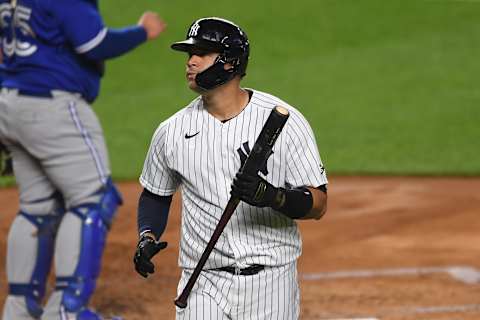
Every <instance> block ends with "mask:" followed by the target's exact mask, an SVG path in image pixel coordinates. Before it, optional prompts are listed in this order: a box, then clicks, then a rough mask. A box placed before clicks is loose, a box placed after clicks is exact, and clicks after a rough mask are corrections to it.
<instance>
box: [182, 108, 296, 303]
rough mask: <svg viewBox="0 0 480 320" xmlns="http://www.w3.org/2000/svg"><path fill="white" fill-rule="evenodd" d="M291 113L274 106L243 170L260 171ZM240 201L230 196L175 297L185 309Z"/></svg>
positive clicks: (249, 171)
mask: <svg viewBox="0 0 480 320" xmlns="http://www.w3.org/2000/svg"><path fill="white" fill-rule="evenodd" d="M289 115H290V114H289V112H288V110H287V109H286V108H284V107H280V106H276V107H275V108H273V110H272V112H271V113H270V115H269V116H268V119H267V121H266V122H265V124H264V125H263V128H262V131H261V132H260V134H259V136H258V137H257V140H256V141H255V144H254V145H253V148H252V151H251V152H250V154H249V155H248V157H247V160H245V163H244V164H243V166H242V168H241V169H240V170H243V171H244V172H248V173H250V174H257V173H258V171H259V170H260V169H261V168H263V166H264V165H265V163H266V162H267V159H268V157H269V155H270V153H271V152H272V147H273V145H274V144H275V141H276V140H277V138H278V135H279V134H280V132H281V131H282V129H283V127H284V126H285V123H286V122H287V119H288V117H289ZM239 202H240V199H238V198H237V197H230V199H229V200H228V203H227V206H226V207H225V210H224V211H223V213H222V216H221V217H220V220H219V221H218V224H217V226H216V227H215V230H214V231H213V234H212V237H211V238H210V241H209V242H208V244H207V247H206V248H205V250H204V251H203V253H202V256H201V257H200V260H199V261H198V263H197V265H196V266H195V269H194V270H193V273H192V275H191V276H190V278H189V279H188V282H187V285H186V286H185V288H183V291H182V293H181V294H180V296H178V298H177V299H175V305H176V306H177V307H179V308H182V309H183V308H185V307H186V306H187V299H188V296H189V295H190V292H191V291H192V288H193V286H194V285H195V282H196V281H197V278H198V276H199V275H200V272H201V271H202V269H203V267H204V266H205V263H206V262H207V259H208V257H209V256H210V253H211V252H212V250H213V248H214V247H215V244H216V243H217V241H218V238H219V237H220V235H221V234H222V232H223V229H225V226H226V225H227V223H228V221H229V220H230V218H231V217H232V215H233V212H234V211H235V209H236V208H237V206H238V203H239Z"/></svg>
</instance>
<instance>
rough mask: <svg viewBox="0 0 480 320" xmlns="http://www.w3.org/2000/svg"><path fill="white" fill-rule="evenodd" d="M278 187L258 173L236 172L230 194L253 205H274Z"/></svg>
mask: <svg viewBox="0 0 480 320" xmlns="http://www.w3.org/2000/svg"><path fill="white" fill-rule="evenodd" d="M277 193H278V188H276V187H274V186H273V185H272V184H270V183H269V182H268V181H266V180H265V179H263V178H262V177H260V176H259V175H258V174H256V175H250V174H247V173H244V172H242V171H240V172H238V173H237V175H236V176H235V178H234V179H233V183H232V190H231V191H230V194H231V195H232V196H233V197H238V198H239V199H240V200H242V201H245V202H246V203H248V204H250V205H252V206H255V207H274V206H275V201H276V197H277Z"/></svg>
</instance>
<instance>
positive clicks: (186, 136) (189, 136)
mask: <svg viewBox="0 0 480 320" xmlns="http://www.w3.org/2000/svg"><path fill="white" fill-rule="evenodd" d="M199 133H200V131H198V132H197V133H194V134H192V135H189V134H188V133H185V139H190V138H193V137H195V136H196V135H197V134H199Z"/></svg>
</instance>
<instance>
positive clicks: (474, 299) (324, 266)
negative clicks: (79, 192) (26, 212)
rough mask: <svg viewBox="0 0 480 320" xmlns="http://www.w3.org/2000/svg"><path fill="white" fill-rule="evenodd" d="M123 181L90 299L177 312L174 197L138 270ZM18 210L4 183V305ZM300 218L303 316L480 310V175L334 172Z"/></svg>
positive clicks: (132, 211)
mask: <svg viewBox="0 0 480 320" xmlns="http://www.w3.org/2000/svg"><path fill="white" fill-rule="evenodd" d="M119 186H120V189H121V191H122V193H123V196H124V200H125V204H124V205H123V206H122V207H121V210H120V212H119V214H118V217H117V219H116V221H115V223H114V225H113V228H112V230H111V232H110V234H109V237H108V244H107V249H106V252H105V256H104V259H103V269H102V273H101V277H100V280H99V282H98V289H97V291H96V293H95V296H94V299H93V306H95V307H96V308H97V309H98V310H100V311H101V312H103V313H105V314H115V315H121V316H123V317H124V318H125V319H127V320H137V319H138V320H139V319H155V320H156V319H174V305H173V300H174V298H175V295H176V286H177V281H178V277H179V274H180V271H179V269H178V267H177V257H178V240H179V235H180V232H179V225H180V213H179V209H180V201H179V198H178V197H176V201H174V203H173V206H172V212H171V213H170V218H169V223H168V228H167V230H166V233H165V236H164V240H166V241H168V242H169V247H168V248H167V249H166V250H164V251H162V252H161V253H160V254H159V255H158V256H156V257H155V258H154V263H155V265H156V272H155V274H154V275H153V276H151V277H149V278H148V279H143V278H142V277H140V276H139V275H137V274H136V273H135V271H134V269H133V264H132V255H133V252H134V250H135V245H136V241H137V234H136V206H137V200H138V195H139V193H140V190H141V187H140V185H139V184H138V183H136V182H132V183H120V184H119ZM17 210H18V204H17V190H16V189H15V188H11V189H2V190H0V219H1V223H0V228H1V229H0V232H1V233H0V234H1V236H0V290H1V291H0V303H2V305H3V302H4V299H5V295H6V291H7V288H6V275H5V267H4V266H5V254H6V238H7V233H8V228H9V226H10V223H11V222H12V220H13V218H14V217H15V214H16V212H17ZM300 228H301V231H302V237H303V248H304V250H303V255H302V257H301V259H300V261H299V273H300V279H301V280H300V286H301V292H302V293H301V298H302V299H301V306H302V315H301V319H304V320H313V319H338V318H346V319H359V318H377V319H382V320H384V319H385V320H400V319H402V320H418V319H425V320H430V319H436V320H437V319H439V320H446V319H448V320H460V319H461V320H474V319H480V178H430V177H428V178H426V177H335V176H334V177H330V185H329V208H328V212H327V214H326V216H325V217H324V218H322V219H321V220H319V221H303V222H301V223H300ZM51 278H52V277H51ZM50 280H53V279H50ZM50 284H53V283H52V281H50ZM50 287H51V286H50Z"/></svg>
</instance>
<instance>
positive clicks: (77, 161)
mask: <svg viewBox="0 0 480 320" xmlns="http://www.w3.org/2000/svg"><path fill="white" fill-rule="evenodd" d="M164 28H165V24H164V22H163V21H162V20H161V19H160V18H159V17H158V15H157V14H155V13H153V12H146V13H144V14H143V15H142V16H141V18H140V20H139V22H138V25H135V26H130V27H126V28H123V29H111V28H107V27H106V26H105V25H104V23H103V21H102V18H101V16H100V13H99V11H98V3H97V1H96V0H62V1H50V0H12V1H10V0H0V33H1V37H2V40H3V41H2V49H3V56H4V60H3V61H4V64H5V71H6V72H5V77H4V80H3V83H2V87H3V89H2V93H1V95H0V140H2V141H3V142H5V144H6V145H7V147H8V149H9V150H10V151H11V153H12V157H13V166H14V173H15V176H16V180H17V184H18V188H19V194H20V211H19V213H18V215H17V217H16V218H15V220H14V222H13V224H12V226H11V228H10V231H9V235H8V248H7V277H8V284H9V286H8V297H7V299H6V301H5V305H4V309H3V319H4V320H24V319H25V320H26V319H62V320H64V319H78V320H84V319H88V320H95V319H102V317H101V316H100V315H99V314H97V313H96V312H95V311H93V310H91V309H89V308H88V302H89V300H90V298H91V296H92V294H93V292H94V290H95V284H96V281H97V277H98V275H99V271H100V262H101V257H102V253H103V248H104V245H105V241H106V235H107V232H108V229H109V228H110V225H111V223H112V220H113V218H114V216H115V213H116V211H117V207H118V206H119V205H120V204H121V197H120V194H119V193H118V191H117V189H116V188H115V186H114V184H113V183H112V181H111V179H110V167H109V161H108V157H107V149H106V147H105V141H104V138H103V133H102V129H101V127H100V124H99V122H98V119H97V117H96V115H95V113H94V112H93V111H92V109H91V107H90V104H91V103H92V102H93V101H94V100H95V98H96V97H97V95H98V92H99V82H100V78H101V77H102V75H103V72H104V61H105V60H106V59H110V58H114V57H116V56H120V55H122V54H124V53H127V52H129V51H130V50H132V49H134V48H135V47H137V46H138V45H140V44H141V43H144V42H146V41H147V40H151V39H154V38H156V37H158V35H159V34H160V33H161V32H162V31H163V30H164ZM53 256H54V257H55V272H56V287H55V291H54V292H53V293H52V294H51V296H50V297H49V298H48V300H47V303H46V306H45V308H43V306H42V304H41V303H42V301H43V299H44V295H45V291H46V286H45V285H46V283H45V282H46V279H47V277H48V273H49V270H50V268H51V262H52V258H53Z"/></svg>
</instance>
